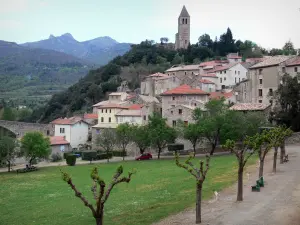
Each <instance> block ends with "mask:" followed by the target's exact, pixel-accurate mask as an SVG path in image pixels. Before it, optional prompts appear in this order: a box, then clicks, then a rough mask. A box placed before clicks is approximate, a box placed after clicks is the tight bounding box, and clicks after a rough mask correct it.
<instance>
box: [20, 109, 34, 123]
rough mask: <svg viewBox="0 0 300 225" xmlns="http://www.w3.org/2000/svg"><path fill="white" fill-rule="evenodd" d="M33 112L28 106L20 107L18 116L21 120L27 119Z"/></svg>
mask: <svg viewBox="0 0 300 225" xmlns="http://www.w3.org/2000/svg"><path fill="white" fill-rule="evenodd" d="M31 114H32V110H31V109H28V108H24V109H19V110H18V113H17V117H18V120H19V121H27V120H28V119H29V117H30V116H31Z"/></svg>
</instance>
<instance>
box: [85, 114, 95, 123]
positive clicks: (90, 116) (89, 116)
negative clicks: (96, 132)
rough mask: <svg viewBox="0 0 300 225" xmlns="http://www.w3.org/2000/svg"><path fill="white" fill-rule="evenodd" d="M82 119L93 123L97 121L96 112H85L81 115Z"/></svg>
mask: <svg viewBox="0 0 300 225" xmlns="http://www.w3.org/2000/svg"><path fill="white" fill-rule="evenodd" d="M83 120H84V121H85V122H87V123H88V124H90V125H95V124H97V123H98V114H97V113H85V114H84V115H83Z"/></svg>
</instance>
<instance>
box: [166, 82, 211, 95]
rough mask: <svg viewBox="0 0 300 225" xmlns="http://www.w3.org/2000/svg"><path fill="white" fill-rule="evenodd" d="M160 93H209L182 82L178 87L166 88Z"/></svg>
mask: <svg viewBox="0 0 300 225" xmlns="http://www.w3.org/2000/svg"><path fill="white" fill-rule="evenodd" d="M161 95H209V94H208V93H207V92H205V91H202V90H201V89H197V88H191V87H190V86H189V85H187V84H184V85H181V86H179V87H176V88H173V89H171V90H168V91H166V92H164V93H162V94H161Z"/></svg>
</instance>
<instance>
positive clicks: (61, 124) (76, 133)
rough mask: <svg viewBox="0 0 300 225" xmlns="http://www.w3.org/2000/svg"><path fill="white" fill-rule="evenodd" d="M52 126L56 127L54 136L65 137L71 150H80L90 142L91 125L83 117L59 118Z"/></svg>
mask: <svg viewBox="0 0 300 225" xmlns="http://www.w3.org/2000/svg"><path fill="white" fill-rule="evenodd" d="M51 124H53V125H54V136H59V137H64V138H65V140H66V141H68V142H69V143H70V146H71V148H78V145H80V144H85V143H86V142H87V140H88V133H89V124H88V123H86V122H85V121H84V120H83V119H82V118H81V117H70V118H64V119H63V118H58V119H56V120H54V121H52V122H51Z"/></svg>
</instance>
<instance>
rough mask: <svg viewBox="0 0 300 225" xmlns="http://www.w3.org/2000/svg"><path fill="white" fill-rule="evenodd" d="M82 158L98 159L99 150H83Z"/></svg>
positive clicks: (88, 159)
mask: <svg viewBox="0 0 300 225" xmlns="http://www.w3.org/2000/svg"><path fill="white" fill-rule="evenodd" d="M81 158H82V160H87V161H93V160H96V159H97V152H96V151H90V152H82V155H81Z"/></svg>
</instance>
